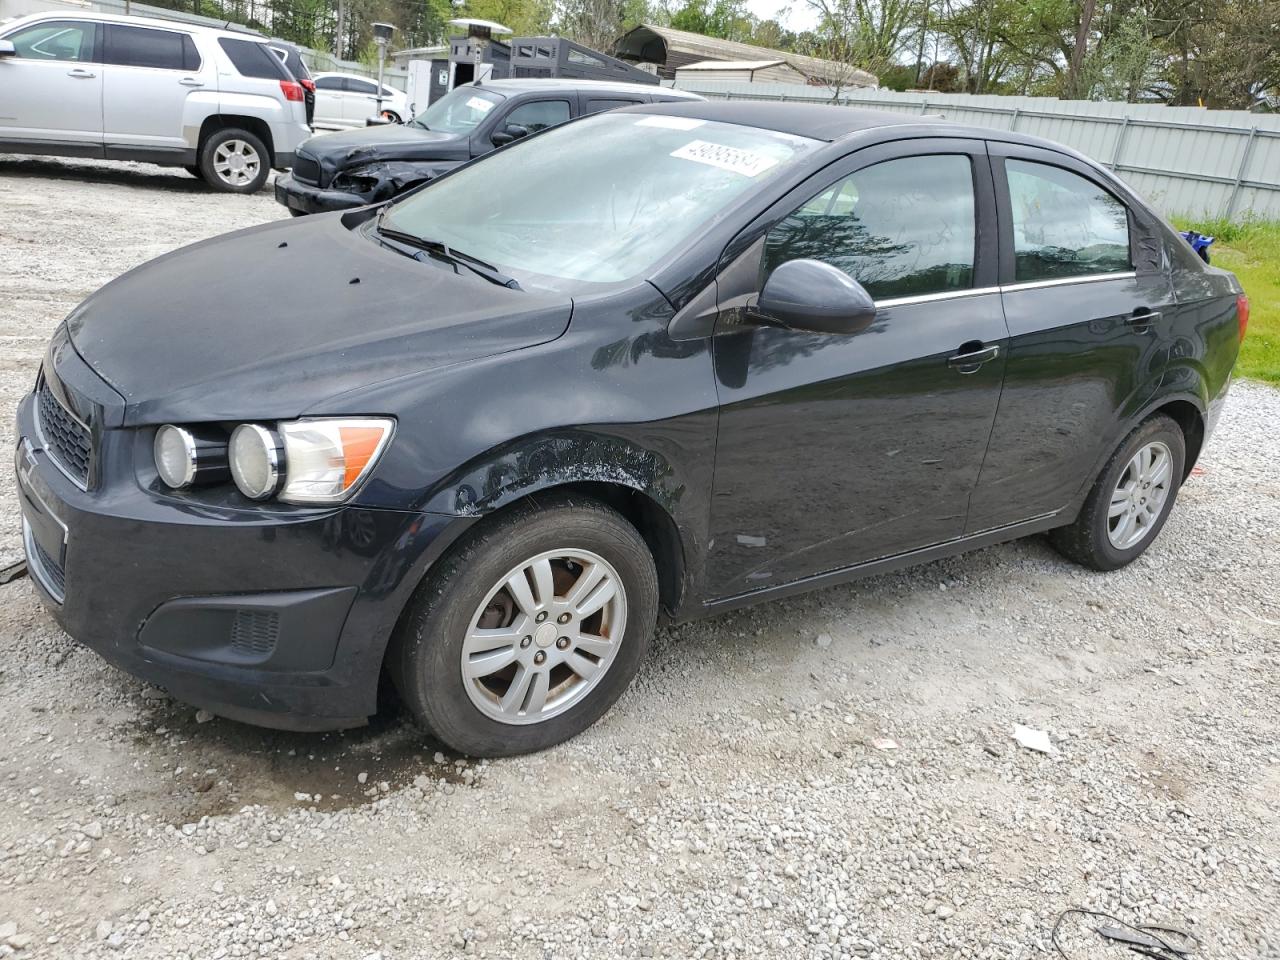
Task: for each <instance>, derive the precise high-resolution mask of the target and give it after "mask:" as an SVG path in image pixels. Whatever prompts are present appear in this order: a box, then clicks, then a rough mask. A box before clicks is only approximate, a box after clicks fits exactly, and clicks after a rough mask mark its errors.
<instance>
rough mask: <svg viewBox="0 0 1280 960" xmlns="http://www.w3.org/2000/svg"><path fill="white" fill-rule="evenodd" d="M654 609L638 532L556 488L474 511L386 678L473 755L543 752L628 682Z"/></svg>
mask: <svg viewBox="0 0 1280 960" xmlns="http://www.w3.org/2000/svg"><path fill="white" fill-rule="evenodd" d="M657 612H658V578H657V572H656V570H655V568H654V563H653V557H652V555H651V554H650V552H649V549H648V546H647V545H646V544H645V542H644V539H643V538H642V537H641V536H640V534H639V533H638V532H637V531H636V529H635V528H634V527H633V526H631V524H629V523H628V522H627V521H626V520H625V519H623V518H622V517H621V516H620V515H619V514H617V513H615V512H614V511H613V510H611V509H609V508H608V507H606V506H604V505H603V504H600V503H598V502H596V501H594V500H590V499H586V498H580V497H572V496H563V497H556V498H554V499H549V500H545V501H543V502H542V503H541V504H537V505H535V504H533V503H529V504H526V505H522V506H519V507H516V508H514V509H513V510H511V511H510V512H508V513H505V514H502V515H501V516H499V517H496V518H494V519H493V520H490V521H482V523H481V525H480V526H479V527H478V528H477V529H476V531H475V532H474V533H471V534H468V535H467V536H466V537H465V539H464V540H463V542H462V543H461V544H460V545H459V546H457V547H456V548H454V549H453V550H452V551H451V552H450V553H449V554H448V555H447V556H446V557H445V558H444V559H443V560H441V561H440V563H439V564H438V566H437V568H436V569H435V570H434V571H433V572H432V573H431V574H430V575H429V576H428V577H427V579H426V580H425V581H423V583H422V585H421V586H420V587H419V588H418V590H417V592H416V593H415V594H414V597H413V599H412V600H411V601H410V603H409V607H408V609H407V610H406V612H405V615H404V617H403V618H402V620H401V623H400V626H399V627H398V628H397V632H396V636H395V638H394V639H393V644H394V648H393V651H392V658H391V676H392V680H393V681H394V683H395V686H396V689H397V691H398V692H399V694H400V697H401V699H402V700H403V702H404V703H405V705H406V706H407V707H408V709H409V711H410V712H411V713H412V714H413V715H414V717H415V719H416V720H417V721H418V722H419V723H420V724H422V726H424V727H425V728H426V729H427V730H428V731H430V732H431V733H433V734H434V735H435V736H436V737H438V738H439V739H440V740H442V741H443V742H444V743H446V744H447V745H448V746H450V747H452V748H453V749H455V750H457V751H459V752H461V753H464V754H468V755H470V756H479V757H501V756H511V755H514V754H520V753H531V752H533V751H537V750H543V749H546V748H547V747H550V746H553V745H554V744H557V743H561V742H562V741H565V740H568V739H569V738H570V737H574V736H576V735H577V734H579V733H581V732H582V731H583V730H585V729H587V728H588V727H589V726H591V725H592V724H593V723H595V722H596V720H598V719H599V718H600V717H601V716H603V715H604V713H605V712H606V711H607V710H608V709H609V708H610V707H611V706H612V705H613V704H614V702H615V701H616V700H617V699H618V697H619V696H621V695H622V692H623V691H624V690H625V689H626V688H627V686H628V685H629V684H630V683H631V680H632V678H633V677H634V676H635V674H636V671H637V670H638V669H639V667H640V663H641V661H642V660H643V659H644V655H645V652H646V650H647V649H648V645H649V640H650V638H651V636H652V634H653V629H654V624H655V622H656V619H657Z"/></svg>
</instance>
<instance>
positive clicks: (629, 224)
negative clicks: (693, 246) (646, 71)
mask: <svg viewBox="0 0 1280 960" xmlns="http://www.w3.org/2000/svg"><path fill="white" fill-rule="evenodd" d="M819 146H821V144H820V142H819V141H817V140H810V139H808V138H805V137H797V136H792V135H790V134H785V133H777V132H774V131H772V130H762V129H758V128H756V127H747V126H741V125H739V124H731V123H717V122H712V121H708V120H697V119H694V118H692V117H674V116H663V115H660V114H643V113H603V114H597V115H595V116H592V117H587V118H585V119H583V120H578V121H576V122H573V123H568V124H565V125H564V126H561V127H556V128H553V129H551V130H548V131H547V132H546V133H542V134H538V135H536V136H534V137H531V138H530V139H529V140H527V141H522V142H520V143H518V144H517V145H516V146H514V147H512V148H510V149H507V150H500V151H498V152H497V153H494V154H491V155H490V156H488V157H486V158H484V159H483V160H481V161H479V162H477V163H473V164H471V165H470V166H467V167H464V168H462V169H461V170H458V171H457V172H456V173H453V174H450V175H449V176H447V177H444V178H442V179H441V180H439V181H438V182H437V183H435V184H433V185H430V186H428V187H426V188H425V189H423V190H421V191H419V192H418V193H416V194H413V195H411V196H409V197H407V198H405V199H404V200H403V201H400V202H398V203H395V204H394V205H392V206H391V207H390V208H388V209H387V210H386V211H385V213H384V216H383V217H382V222H383V224H384V225H385V226H386V227H387V228H389V229H394V230H396V231H399V232H400V233H404V234H412V235H414V236H417V237H421V238H423V239H424V240H431V241H436V242H439V243H444V244H447V245H448V246H449V247H451V248H453V249H455V250H460V251H464V252H466V253H467V254H469V255H471V256H473V257H477V258H479V259H481V260H484V261H486V262H488V263H490V264H493V265H495V266H497V267H499V268H500V269H501V270H502V271H503V272H504V273H508V274H511V275H513V276H514V277H515V278H516V279H517V280H519V281H520V283H521V284H526V283H527V282H533V283H534V284H535V285H537V284H539V283H542V284H544V285H548V286H553V287H559V288H563V287H564V286H565V284H564V283H563V282H557V281H571V284H570V285H571V286H572V285H574V283H581V282H586V283H616V282H619V281H623V280H632V279H635V278H638V277H639V276H640V275H641V274H642V273H643V272H644V271H645V270H647V269H648V268H649V267H651V266H653V265H655V264H656V263H657V262H658V261H659V260H660V259H662V258H663V257H664V256H666V255H667V254H668V253H670V252H671V251H672V250H674V249H675V248H676V247H677V246H678V245H679V244H681V243H682V242H683V241H685V240H686V239H687V238H688V237H690V236H692V235H693V234H694V233H695V231H697V230H698V229H699V228H701V227H703V226H704V225H705V224H707V223H708V222H709V221H710V220H711V219H712V218H714V217H715V216H716V215H718V214H719V213H721V212H722V211H723V210H724V209H725V208H726V207H728V206H729V205H730V204H731V203H732V202H733V201H734V200H735V199H737V198H738V197H740V196H742V195H743V194H745V193H747V192H749V191H753V190H757V189H759V187H760V185H761V184H762V183H764V182H766V181H767V180H769V179H771V178H772V177H775V176H777V175H778V173H779V171H781V170H783V169H785V168H786V167H787V166H788V165H789V164H791V163H794V162H795V161H796V160H797V158H799V157H800V156H802V155H804V154H806V153H809V152H810V151H812V150H816V149H817V148H818V147H819ZM529 274H535V275H537V276H536V277H530V276H529Z"/></svg>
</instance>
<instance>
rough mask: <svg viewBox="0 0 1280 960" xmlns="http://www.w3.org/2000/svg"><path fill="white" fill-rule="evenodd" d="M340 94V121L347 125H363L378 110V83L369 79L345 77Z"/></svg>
mask: <svg viewBox="0 0 1280 960" xmlns="http://www.w3.org/2000/svg"><path fill="white" fill-rule="evenodd" d="M345 87H346V89H345V91H344V93H343V94H342V121H343V123H344V124H345V125H346V126H348V127H363V126H364V125H365V121H366V120H367V119H368V118H369V117H372V116H375V115H376V114H377V112H378V85H377V84H376V83H373V82H372V81H370V80H358V79H356V78H355V77H347V78H346V84H345Z"/></svg>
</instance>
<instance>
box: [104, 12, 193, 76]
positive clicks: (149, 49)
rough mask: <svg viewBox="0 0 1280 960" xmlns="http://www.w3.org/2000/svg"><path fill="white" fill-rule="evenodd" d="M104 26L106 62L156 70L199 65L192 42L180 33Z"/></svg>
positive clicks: (111, 24)
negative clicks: (105, 32)
mask: <svg viewBox="0 0 1280 960" xmlns="http://www.w3.org/2000/svg"><path fill="white" fill-rule="evenodd" d="M105 26H106V31H107V36H106V44H105V45H104V49H103V61H104V62H106V63H114V64H119V65H121V66H126V67H154V68H156V69H159V70H198V69H199V67H200V56H199V54H197V53H196V46H195V43H194V42H193V41H192V40H191V38H190V37H189V36H187V35H186V34H184V33H175V32H173V31H172V30H152V29H150V28H148V27H126V26H123V25H121V24H116V23H108V24H106V25H105ZM183 41H186V42H185V43H184V42H183Z"/></svg>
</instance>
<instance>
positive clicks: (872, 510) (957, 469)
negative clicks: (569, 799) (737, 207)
mask: <svg viewBox="0 0 1280 960" xmlns="http://www.w3.org/2000/svg"><path fill="white" fill-rule="evenodd" d="M994 220H995V207H994V200H993V197H992V182H991V175H990V172H989V171H988V168H987V156H986V150H985V146H984V144H983V143H982V142H981V141H974V140H961V139H948V138H938V139H927V140H926V139H922V140H916V141H909V142H903V143H890V144H883V145H880V146H876V147H869V148H867V149H865V150H861V151H858V152H857V153H855V154H853V155H852V156H850V157H848V158H846V159H845V160H843V161H840V162H838V163H837V164H834V165H833V166H831V167H828V168H827V169H826V170H825V171H823V172H822V173H820V174H818V175H816V176H815V177H814V178H812V179H811V180H810V181H809V183H808V184H807V185H806V186H804V187H800V188H797V189H796V190H795V191H793V192H792V193H791V194H790V195H789V196H788V197H787V198H786V199H784V200H783V201H780V202H779V204H777V205H775V207H774V208H773V209H772V210H771V211H770V212H769V213H767V214H765V216H764V217H762V218H761V220H760V221H759V222H758V223H757V224H756V225H753V226H752V227H749V228H748V229H747V230H746V231H744V233H743V234H741V235H740V236H739V238H738V239H736V240H735V241H734V242H733V243H732V244H730V247H729V250H728V251H727V254H726V264H727V265H726V267H725V269H723V270H722V272H721V274H720V278H719V280H718V281H717V288H718V297H719V303H720V309H721V311H722V312H721V315H720V320H719V321H718V324H720V325H721V326H720V327H719V329H718V332H717V335H716V336H715V337H714V339H713V353H714V359H715V370H716V377H717V387H718V391H719V395H720V404H721V406H720V429H719V439H718V442H717V445H716V464H715V480H714V484H713V497H712V507H711V514H712V538H713V542H712V546H711V551H710V559H709V564H708V566H709V577H708V579H709V583H708V591H709V593H710V594H711V595H712V596H714V597H717V598H721V597H728V596H733V595H737V594H741V593H745V592H748V591H751V590H754V589H759V588H761V587H768V586H774V585H780V584H784V583H788V582H791V581H795V580H798V579H802V578H804V577H808V576H813V575H816V574H821V573H824V572H827V571H832V570H837V569H840V568H844V567H850V566H854V565H856V564H859V563H864V562H868V561H872V560H876V559H879V558H883V557H887V556H891V555H894V554H899V553H905V552H908V551H910V550H913V549H917V548H920V547H924V546H927V545H931V544H935V543H939V542H942V541H946V540H951V539H954V538H957V537H959V536H960V535H961V533H962V532H963V530H964V525H965V517H966V513H967V510H968V504H969V495H970V494H971V493H972V492H973V488H974V486H975V484H976V483H977V480H978V473H979V469H980V467H981V465H982V458H983V455H984V453H985V451H986V448H987V441H988V439H989V438H990V435H991V425H992V422H993V420H994V418H995V413H996V406H997V403H998V400H999V397H1000V385H1001V381H1002V379H1003V371H1004V350H1005V346H1006V344H1007V340H1006V338H1007V332H1006V329H1005V324H1004V317H1003V315H1002V312H1001V308H1000V293H999V290H998V288H997V287H996V284H995V278H996V267H997V262H996V258H997V249H996V244H995V229H994ZM801 258H811V259H816V260H821V261H824V262H826V263H830V264H832V265H833V266H836V267H838V268H839V269H841V270H843V271H845V272H846V273H848V274H850V275H851V276H853V277H854V278H855V279H857V280H858V281H859V282H860V283H862V284H863V286H864V287H866V289H867V291H868V292H869V293H870V294H871V295H872V297H873V298H874V299H875V301H876V306H877V308H878V311H877V316H876V319H875V321H874V322H873V323H872V324H871V326H870V327H868V328H867V329H866V330H864V331H862V332H861V333H858V334H855V335H852V336H839V335H829V334H815V333H806V332H802V331H795V330H787V329H784V328H781V327H775V326H763V325H759V324H754V323H749V324H743V323H742V322H741V320H738V319H735V313H736V312H737V311H736V310H735V308H734V307H733V305H734V304H742V303H747V302H750V301H751V300H752V298H754V297H757V296H758V295H759V291H760V289H761V287H762V286H763V284H764V282H765V281H766V280H767V279H768V276H769V274H770V272H771V271H772V270H773V269H774V268H776V267H777V266H779V265H780V264H782V263H784V262H786V261H788V260H794V259H801Z"/></svg>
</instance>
